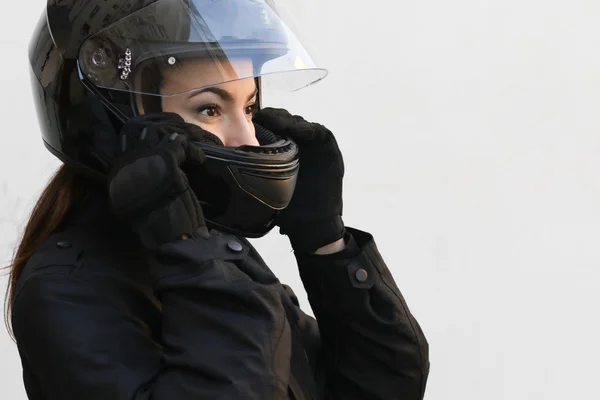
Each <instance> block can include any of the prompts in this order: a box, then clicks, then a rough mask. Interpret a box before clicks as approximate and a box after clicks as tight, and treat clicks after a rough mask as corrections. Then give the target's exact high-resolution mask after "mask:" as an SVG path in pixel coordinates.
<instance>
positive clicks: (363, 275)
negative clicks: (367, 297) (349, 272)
mask: <svg viewBox="0 0 600 400" xmlns="http://www.w3.org/2000/svg"><path fill="white" fill-rule="evenodd" d="M354 276H356V280H357V281H359V282H364V281H366V280H367V278H368V277H369V274H368V273H367V271H365V270H364V269H362V268H361V269H359V270H358V271H356V274H355V275H354Z"/></svg>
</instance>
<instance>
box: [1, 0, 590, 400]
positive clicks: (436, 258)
mask: <svg viewBox="0 0 600 400" xmlns="http://www.w3.org/2000/svg"><path fill="white" fill-rule="evenodd" d="M294 2H295V3H297V4H296V5H294V8H295V9H296V10H295V11H296V15H297V20H298V22H299V23H300V25H301V26H302V27H303V28H304V29H305V31H304V32H303V33H304V36H305V37H306V38H307V39H309V40H312V41H313V43H314V46H312V47H313V48H314V49H315V50H316V51H317V53H318V54H319V55H320V56H321V57H320V59H321V61H322V62H323V64H325V65H326V66H328V67H329V68H330V71H331V74H330V76H329V77H328V78H327V79H326V80H325V81H323V82H321V83H319V84H318V85H316V86H314V87H313V88H309V89H306V90H305V91H304V92H299V93H297V94H296V95H295V97H290V98H286V99H281V102H280V103H276V104H278V105H284V106H287V107H289V108H290V110H291V111H293V112H296V113H301V114H304V115H305V117H306V118H308V119H313V120H318V121H319V122H321V123H323V124H325V125H327V126H328V127H330V128H331V129H332V130H333V131H334V132H335V133H336V134H337V136H338V138H339V141H340V144H341V146H342V150H343V151H344V156H345V159H346V164H347V177H346V180H345V218H346V222H347V223H348V224H349V225H351V226H356V227H359V228H361V229H364V230H368V231H370V232H372V233H373V234H374V235H375V238H376V240H377V243H378V246H379V248H380V250H381V252H382V254H383V256H384V258H385V260H386V261H387V262H388V265H389V267H390V269H391V270H392V271H393V274H394V276H395V278H396V280H397V283H398V285H399V286H400V288H401V290H402V291H403V293H404V295H405V297H406V299H407V301H408V303H409V306H410V307H411V308H412V311H413V313H414V314H415V315H416V316H417V318H418V320H419V322H420V323H421V325H422V327H423V329H424V331H425V333H426V335H427V338H428V339H429V341H430V345H431V352H430V355H431V366H432V370H431V375H430V380H429V384H428V389H427V394H426V396H425V398H426V399H428V400H447V399H460V400H471V399H472V400H480V399H486V400H500V399H502V400H505V399H506V400H524V399H527V400H538V399H544V400H559V399H561V400H562V399H567V398H568V399H596V398H598V387H597V379H598V375H599V373H600V344H599V340H598V338H599V337H600V326H599V324H600V323H599V317H598V305H599V304H600V267H599V265H600V248H599V246H598V242H599V240H600V212H599V211H600V135H599V131H600V129H599V128H600V112H599V111H598V110H599V108H600V24H599V23H598V21H600V4H599V3H598V2H596V1H591V0H589V1H588V0H570V1H568V2H567V1H557V0H546V1H542V0H502V1H500V0H489V1H476V0H457V1H452V2H450V1H445V0H424V1H398V2H397V1H393V2H392V1H383V0H371V1H369V2H356V3H352V2H348V1H341V0H319V1H317V0H310V1H308V0H304V1H298V0H296V1H294ZM44 4H45V2H44V1H43V0H34V1H24V2H14V1H13V2H11V3H10V8H8V7H6V8H4V12H3V13H0V29H1V34H0V40H1V47H0V48H1V49H2V54H3V62H2V63H0V68H1V73H0V79H1V84H0V89H1V91H2V96H0V102H1V106H0V112H1V113H2V116H1V119H0V121H1V122H0V124H1V135H2V138H3V139H2V145H1V146H0V201H1V207H0V261H2V262H3V263H6V262H8V260H9V257H10V255H11V254H12V247H13V246H14V244H15V239H16V235H17V233H18V232H19V231H20V229H21V227H22V223H23V221H24V218H25V217H26V215H27V212H28V211H29V209H30V207H31V206H32V203H33V201H34V200H35V198H36V196H37V195H38V193H39V191H40V190H41V188H42V186H43V184H44V183H45V181H46V179H47V178H48V177H49V175H50V174H51V172H52V170H53V169H54V168H55V167H56V166H58V162H57V161H55V160H54V159H53V158H52V157H51V156H50V154H49V153H47V152H46V150H45V149H44V148H43V145H42V142H41V139H40V137H39V134H38V131H37V121H36V119H35V117H34V115H33V108H32V103H31V98H30V90H29V82H28V72H27V68H28V64H27V59H26V48H27V43H28V40H29V35H30V32H31V29H32V26H33V23H34V21H35V20H36V18H37V15H38V13H39V11H40V10H41V8H42V7H43V5H44ZM353 4H354V5H353ZM271 103H274V102H271ZM256 245H257V247H259V249H260V250H261V251H262V252H263V254H264V257H265V259H266V260H267V261H268V262H269V263H270V264H271V265H272V266H273V268H274V269H275V270H276V272H277V273H278V274H279V276H280V277H281V279H282V280H283V281H286V282H287V283H290V284H291V285H292V286H293V287H294V288H295V289H296V291H297V292H299V294H301V295H304V292H303V289H302V284H301V282H300V280H299V279H298V275H297V272H296V269H295V265H294V261H293V257H292V254H291V253H290V251H289V247H288V245H287V242H286V241H285V239H284V238H282V237H280V236H279V235H278V233H277V232H273V233H272V234H270V235H269V236H267V237H266V238H263V239H261V240H259V241H258V242H256ZM2 279H3V280H2V282H3V283H4V282H5V278H2ZM302 301H303V304H304V305H305V306H306V307H307V306H308V305H307V304H308V303H307V302H306V299H305V298H302ZM0 351H1V355H0V382H1V388H2V389H0V397H1V398H2V399H25V398H26V396H25V393H24V390H23V387H22V381H21V375H20V374H21V366H20V361H19V358H18V354H17V352H16V348H15V345H14V343H13V342H12V341H11V340H10V339H9V337H8V335H7V334H5V333H4V331H2V333H0Z"/></svg>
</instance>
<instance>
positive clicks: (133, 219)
mask: <svg viewBox="0 0 600 400" xmlns="http://www.w3.org/2000/svg"><path fill="white" fill-rule="evenodd" d="M198 130H200V131H201V128H199V127H197V126H196V125H192V124H188V123H185V122H184V120H183V119H182V118H181V117H180V116H179V115H177V114H173V113H157V114H147V115H142V116H140V117H137V118H134V119H131V120H129V121H128V122H127V123H126V124H125V125H124V126H123V128H122V130H121V134H120V149H119V152H118V153H119V154H118V156H117V159H116V160H114V162H113V163H112V168H111V170H110V172H109V175H108V192H109V197H110V202H111V206H112V209H113V212H114V213H115V215H116V216H117V217H120V218H122V219H123V220H125V221H126V222H127V223H128V224H129V226H130V227H131V228H132V230H133V231H134V232H136V233H137V234H138V236H139V237H140V240H141V241H142V243H143V244H144V245H145V246H146V247H147V248H149V249H155V248H157V247H158V246H160V245H161V244H163V243H167V242H171V241H175V240H177V239H179V238H181V237H182V236H183V235H184V234H186V235H189V236H190V237H195V236H204V237H207V236H208V231H207V229H206V222H205V221H204V215H203V213H202V208H201V207H200V204H199V202H198V199H197V198H196V195H195V194H194V192H193V191H192V190H191V189H190V187H189V184H188V180H187V177H186V175H185V174H184V173H183V171H182V170H181V168H180V166H181V165H182V164H183V163H184V162H187V163H193V164H195V165H200V164H202V163H203V162H204V161H205V155H204V153H203V152H202V150H200V149H199V148H198V147H195V146H193V145H191V144H190V143H189V141H188V138H189V136H190V135H193V134H202V133H201V132H197V131H198Z"/></svg>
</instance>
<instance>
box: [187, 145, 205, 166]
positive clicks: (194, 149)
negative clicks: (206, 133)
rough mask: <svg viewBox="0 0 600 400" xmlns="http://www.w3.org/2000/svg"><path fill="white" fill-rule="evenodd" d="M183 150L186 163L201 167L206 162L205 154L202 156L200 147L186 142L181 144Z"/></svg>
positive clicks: (202, 152)
mask: <svg viewBox="0 0 600 400" xmlns="http://www.w3.org/2000/svg"><path fill="white" fill-rule="evenodd" d="M183 149H184V151H185V160H186V162H189V163H192V164H196V165H201V164H204V162H205V161H206V154H204V151H202V149H201V148H200V146H197V145H195V144H193V143H190V142H189V141H187V140H186V141H185V142H184V143H183Z"/></svg>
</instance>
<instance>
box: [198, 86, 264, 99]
mask: <svg viewBox="0 0 600 400" xmlns="http://www.w3.org/2000/svg"><path fill="white" fill-rule="evenodd" d="M202 93H214V94H216V95H217V96H219V97H220V98H222V99H223V100H225V101H233V96H232V95H231V93H229V92H228V91H227V90H225V89H221V88H218V87H214V86H213V87H207V88H204V89H202V90H200V91H198V92H194V93H192V95H191V96H190V98H192V97H195V96H198V95H200V94H202ZM257 94H258V88H256V89H254V91H253V92H252V93H250V96H248V100H247V101H250V100H252V98H253V97H254V96H256V95H257Z"/></svg>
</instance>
